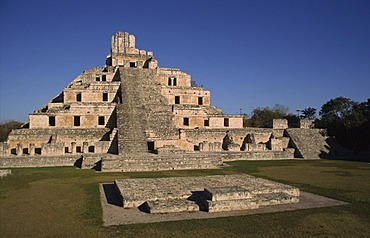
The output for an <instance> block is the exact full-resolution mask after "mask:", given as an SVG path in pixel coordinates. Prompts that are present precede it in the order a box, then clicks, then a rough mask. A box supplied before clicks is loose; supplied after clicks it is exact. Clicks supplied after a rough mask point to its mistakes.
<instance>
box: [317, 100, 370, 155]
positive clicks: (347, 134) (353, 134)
mask: <svg viewBox="0 0 370 238" xmlns="http://www.w3.org/2000/svg"><path fill="white" fill-rule="evenodd" d="M319 115H320V116H321V118H320V119H319V120H317V125H318V126H319V127H322V128H327V130H328V134H329V135H330V136H335V138H336V139H337V141H338V142H339V143H340V144H341V145H342V146H344V147H348V148H351V149H354V150H357V149H361V150H368V149H369V148H370V146H369V141H370V139H369V138H370V131H369V130H370V125H369V124H370V100H368V101H367V102H363V103H358V102H355V101H352V100H351V99H349V98H344V97H337V98H334V99H331V100H329V101H328V102H326V103H325V104H324V105H323V106H322V107H321V110H320V113H319Z"/></svg>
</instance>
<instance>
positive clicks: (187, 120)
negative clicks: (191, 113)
mask: <svg viewBox="0 0 370 238" xmlns="http://www.w3.org/2000/svg"><path fill="white" fill-rule="evenodd" d="M184 126H189V118H188V117H184Z"/></svg>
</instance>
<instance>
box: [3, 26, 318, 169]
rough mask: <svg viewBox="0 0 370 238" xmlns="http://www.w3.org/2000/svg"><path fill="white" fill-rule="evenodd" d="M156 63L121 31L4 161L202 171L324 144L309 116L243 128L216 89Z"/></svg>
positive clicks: (303, 153)
mask: <svg viewBox="0 0 370 238" xmlns="http://www.w3.org/2000/svg"><path fill="white" fill-rule="evenodd" d="M159 65H160V64H159V62H158V61H157V60H156V59H155V57H154V54H153V52H151V51H146V50H140V49H138V48H136V42H135V36H134V35H131V34H129V33H127V32H117V33H115V34H114V35H113V36H112V37H111V49H110V53H109V54H108V55H107V57H106V60H105V65H104V66H98V67H94V68H91V69H87V70H85V71H83V73H82V74H80V75H79V76H77V77H76V78H75V79H74V80H72V82H71V83H70V84H69V85H67V86H66V87H65V88H64V89H63V90H62V91H61V93H60V94H58V95H57V96H55V97H54V98H52V99H51V100H50V101H49V102H48V103H46V104H45V105H44V106H43V107H42V108H40V109H38V110H36V111H34V112H33V113H31V114H30V115H29V121H28V122H27V123H26V124H24V125H23V127H22V128H21V129H16V130H13V131H12V132H11V133H10V135H9V137H8V140H7V141H6V142H4V143H1V144H0V157H1V158H0V167H27V166H28V167H39V166H65V165H73V164H75V165H78V166H80V167H82V168H95V169H98V170H101V171H153V170H169V169H205V168H218V167H220V166H222V165H223V163H224V162H225V161H230V160H247V159H255V160H258V159H289V158H294V157H301V158H308V157H312V156H314V155H317V153H319V152H318V151H321V150H325V146H324V144H323V141H324V140H325V137H323V136H321V134H320V133H319V132H318V131H317V130H316V129H311V124H310V123H311V122H309V121H301V128H288V123H287V121H286V120H285V119H279V120H274V121H273V123H272V127H271V128H248V127H243V116H242V115H227V114H224V113H223V112H222V110H221V109H219V108H216V107H214V106H212V105H211V92H210V91H209V90H207V89H204V88H202V87H199V86H194V84H193V83H192V80H191V76H190V75H189V74H187V73H186V72H183V71H181V70H180V69H177V68H162V67H160V66H159ZM205 70H207V69H205ZM225 80H226V79H225ZM307 133H311V134H312V135H311V134H307ZM307 135H309V136H307ZM320 136H321V137H320ZM307 137H309V138H310V139H311V140H313V141H316V142H315V143H316V144H317V145H316V144H312V141H311V142H305V139H304V138H307ZM305 143H306V144H307V143H310V148H306V147H307V146H306V144H305Z"/></svg>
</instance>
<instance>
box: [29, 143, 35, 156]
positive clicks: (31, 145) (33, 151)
mask: <svg viewBox="0 0 370 238" xmlns="http://www.w3.org/2000/svg"><path fill="white" fill-rule="evenodd" d="M28 153H29V154H30V155H31V156H33V155H35V144H34V143H31V144H30V150H29V151H28Z"/></svg>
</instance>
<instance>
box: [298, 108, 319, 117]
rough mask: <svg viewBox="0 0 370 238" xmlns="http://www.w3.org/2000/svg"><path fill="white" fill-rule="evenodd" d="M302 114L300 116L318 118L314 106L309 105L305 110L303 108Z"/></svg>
mask: <svg viewBox="0 0 370 238" xmlns="http://www.w3.org/2000/svg"><path fill="white" fill-rule="evenodd" d="M301 113H302V115H301V116H300V118H304V119H312V120H313V119H315V118H316V109H315V108H313V107H308V108H305V109H303V110H301Z"/></svg>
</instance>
